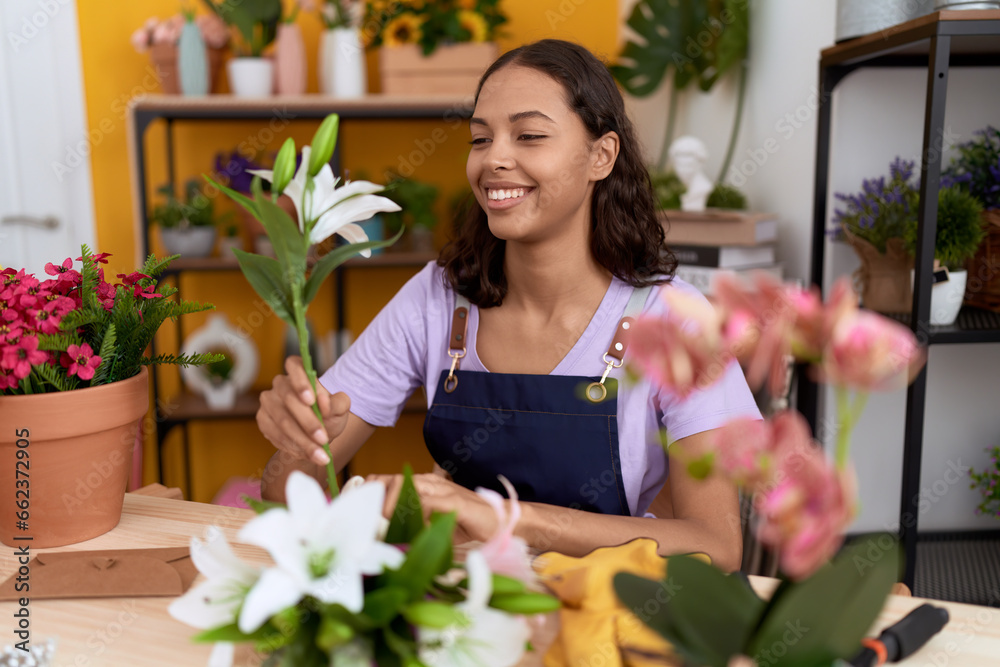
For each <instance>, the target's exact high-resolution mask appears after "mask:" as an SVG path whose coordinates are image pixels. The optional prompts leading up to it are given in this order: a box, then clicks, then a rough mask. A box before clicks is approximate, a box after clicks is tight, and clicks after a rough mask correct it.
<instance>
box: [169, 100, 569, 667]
mask: <svg viewBox="0 0 1000 667" xmlns="http://www.w3.org/2000/svg"><path fill="white" fill-rule="evenodd" d="M338 125H339V118H338V117H337V115H336V114H333V115H330V116H327V118H326V119H324V121H323V122H322V124H321V125H320V127H319V129H318V130H317V131H316V134H315V135H314V136H313V141H312V146H311V147H310V146H304V147H303V148H302V160H301V164H300V165H299V167H298V169H296V166H295V162H296V160H295V155H296V153H295V142H294V141H293V140H292V139H287V140H286V141H285V143H284V144H283V145H282V147H281V150H280V151H279V152H278V155H277V157H276V158H275V162H274V169H273V171H266V170H259V171H255V172H252V173H254V175H255V176H256V177H257V178H254V182H253V186H252V188H251V194H252V195H253V197H252V198H250V197H247V196H245V195H242V194H240V193H238V192H236V191H234V190H231V189H229V188H226V187H225V186H222V185H220V184H218V183H215V182H214V181H212V184H213V185H215V186H216V187H218V188H219V189H220V190H222V191H223V192H225V193H226V194H227V195H229V196H230V197H231V198H233V199H234V200H236V201H237V202H238V203H239V204H240V205H242V206H243V207H244V208H245V209H246V210H247V211H249V212H250V213H251V214H253V215H254V216H255V217H256V218H257V219H258V220H260V222H261V224H262V225H263V226H264V229H265V231H266V232H267V235H268V238H269V239H270V241H271V245H272V246H273V247H274V250H275V257H273V258H271V257H265V256H262V255H255V254H253V253H248V252H243V251H240V250H236V251H235V252H236V256H237V259H238V260H239V263H240V269H241V270H242V271H243V274H244V275H245V276H246V278H247V281H248V282H249V283H250V284H251V286H253V288H254V290H256V292H257V293H258V294H259V295H260V296H261V298H262V299H264V300H265V301H266V302H267V304H268V305H269V306H270V307H271V309H272V310H273V311H274V313H275V314H276V315H278V317H280V318H281V319H282V320H284V321H285V322H288V323H289V324H291V325H292V326H294V327H295V329H296V331H297V333H298V339H299V349H300V351H301V354H302V363H303V366H304V367H305V369H306V373H307V374H308V375H309V380H310V382H311V383H312V387H313V390H314V392H315V389H316V382H317V378H316V372H315V369H314V368H313V365H312V359H311V357H310V354H309V338H308V336H309V334H308V331H307V329H306V317H305V316H306V310H307V309H308V306H309V303H310V302H311V301H312V300H313V299H314V298H315V297H316V294H317V293H318V291H319V287H320V285H321V284H322V282H323V281H324V280H325V279H326V278H327V276H329V275H330V273H331V272H332V271H333V270H334V269H335V268H337V266H339V265H340V264H342V263H343V262H344V261H346V260H347V259H348V258H349V257H351V256H352V255H355V254H358V253H360V254H362V255H364V256H370V255H371V250H372V248H376V247H382V246H386V245H389V244H391V243H393V242H394V241H395V240H396V239H395V238H393V239H389V240H388V241H369V240H368V237H367V236H366V235H365V233H364V231H363V230H362V229H361V227H360V226H359V225H357V224H356V223H358V222H361V221H363V220H366V219H368V218H370V217H371V216H372V215H374V214H375V213H378V212H380V211H398V210H399V206H398V205H396V204H395V203H394V202H392V201H391V200H389V199H386V198H385V197H379V196H377V195H376V194H375V193H377V192H379V191H381V190H382V186H379V185H376V184H374V183H369V182H367V181H354V182H349V183H345V184H344V185H343V186H341V187H337V186H338V184H339V179H336V178H334V176H333V172H332V170H331V169H330V165H329V164H328V163H329V161H330V158H331V156H332V155H333V149H334V146H335V145H336V140H337V130H338ZM261 179H265V180H267V181H270V183H271V190H270V196H268V194H266V193H264V191H263V188H262V186H261ZM209 180H210V181H211V179H209ZM281 194H286V195H288V196H289V197H291V199H292V201H293V203H294V204H295V210H296V212H297V214H298V223H296V221H294V220H292V218H291V217H290V216H289V215H288V214H287V213H285V211H284V210H282V209H281V208H280V207H279V206H278V205H277V204H276V203H275V202H276V201H277V198H278V197H279V196H280V195H281ZM333 234H339V235H341V236H342V237H344V238H345V239H346V240H347V241H348V243H347V244H346V245H343V246H341V247H339V248H336V249H334V250H332V251H331V252H329V253H327V254H326V255H323V256H322V257H321V258H320V259H319V260H318V261H316V262H315V264H314V265H313V266H312V267H311V270H310V267H309V262H308V261H307V258H308V255H309V250H310V248H311V246H312V245H313V244H317V243H321V242H323V241H324V240H326V239H327V238H329V237H330V236H331V235H333ZM397 237H398V234H397ZM313 411H314V412H315V413H316V416H317V418H320V414H319V408H318V406H316V405H313ZM325 449H326V453H327V455H328V456H329V454H330V449H329V445H326V446H325ZM327 477H328V482H329V488H330V493H331V495H332V496H333V499H332V500H330V501H328V500H327V498H326V495H325V494H324V492H323V489H322V488H321V487H320V485H319V484H318V483H317V482H316V481H315V480H314V479H312V478H311V477H309V476H308V475H306V474H304V473H298V472H296V473H293V474H291V475H290V476H289V478H288V482H287V487H286V491H285V497H286V499H287V500H288V505H287V507H286V506H284V505H280V504H277V503H264V502H261V501H252V502H251V505H252V506H253V507H254V509H255V510H257V512H258V516H257V517H256V518H254V519H252V520H251V521H250V522H248V523H247V524H246V525H245V526H244V527H243V528H242V530H241V531H240V533H239V539H240V541H242V542H245V543H247V544H253V545H257V546H260V547H263V548H264V549H265V550H267V552H268V553H269V554H270V556H271V558H272V559H273V561H274V565H273V566H271V567H267V568H262V567H258V566H254V565H251V564H248V563H246V562H244V561H242V560H240V559H239V558H238V557H237V556H236V555H235V554H234V553H233V551H232V549H231V548H230V546H229V544H228V543H227V542H226V539H225V537H223V535H222V532H221V531H220V530H219V529H218V528H215V527H212V528H209V530H208V532H207V533H206V535H205V540H204V541H201V540H198V539H197V538H192V540H191V558H192V560H193V562H194V564H195V566H196V567H197V568H198V570H199V571H200V572H201V573H202V574H203V575H204V576H205V580H204V581H203V582H201V583H200V584H198V585H197V586H195V587H193V588H192V589H191V590H190V591H188V592H187V593H186V594H185V595H183V596H181V597H180V598H178V599H177V600H175V601H174V602H173V603H172V604H171V605H170V613H171V614H172V615H173V616H174V617H175V618H177V619H178V620H180V621H182V622H184V623H187V624H189V625H192V626H194V627H196V628H199V629H201V630H203V632H202V633H200V634H198V635H196V636H195V639H196V640H198V641H205V642H216V646H215V649H214V650H213V652H212V658H211V660H210V664H211V665H212V666H213V667H215V666H216V665H230V664H232V660H233V655H234V650H235V644H237V643H244V642H252V643H253V644H254V647H255V649H256V650H257V651H258V652H259V653H263V654H267V655H269V656H270V657H269V658H268V659H267V661H266V662H265V664H266V665H282V666H286V665H287V666H289V667H291V666H292V665H294V666H295V667H314V666H315V667H321V666H322V667H328V666H329V665H336V666H337V667H340V666H341V665H357V666H359V667H361V666H364V667H369V666H370V665H372V664H373V663H377V664H379V665H385V666H393V667H395V666H399V667H420V666H421V665H427V666H431V665H434V666H439V665H441V666H446V665H455V666H461V665H470V666H472V665H475V666H477V667H484V666H485V667H504V666H506V665H513V664H515V663H516V662H517V661H518V660H519V659H520V658H521V655H522V654H523V652H524V650H525V648H526V645H527V640H528V637H529V635H530V629H529V627H528V624H527V620H526V619H525V615H526V614H536V613H544V612H548V611H553V610H555V609H557V608H558V607H559V601H558V600H557V599H556V598H554V597H552V596H549V595H545V594H542V593H536V592H532V591H531V590H529V587H531V586H532V584H533V577H534V574H533V572H532V569H531V566H530V559H529V557H528V553H527V546H526V545H525V543H524V540H522V539H520V538H517V537H514V535H513V531H514V526H515V525H516V523H517V521H518V519H519V517H520V508H519V506H518V504H517V495H516V493H515V492H514V488H513V487H512V486H510V484H509V483H508V482H506V480H502V481H503V482H504V485H505V487H506V488H507V490H508V494H509V496H510V501H509V505H510V507H509V511H508V508H507V507H506V506H505V503H504V499H503V498H502V497H501V496H500V494H498V493H496V492H494V491H491V490H487V489H479V490H477V493H479V494H480V495H482V496H483V497H484V498H485V499H486V500H487V501H488V502H489V503H490V504H491V505H492V506H493V507H494V509H495V511H496V512H497V518H498V526H499V528H498V532H497V534H496V535H495V536H494V537H493V538H491V539H490V540H489V541H487V542H485V543H484V544H482V546H481V547H480V548H478V549H472V550H470V551H469V552H468V554H467V555H466V558H465V560H464V563H463V564H456V563H455V562H454V553H453V538H454V531H455V524H456V516H455V513H453V512H452V513H448V514H432V515H431V517H430V520H429V521H428V522H426V523H425V521H424V513H423V510H422V508H421V505H420V497H419V495H417V492H416V489H415V488H414V486H413V481H412V475H411V472H410V470H409V469H407V470H406V471H405V473H404V483H403V487H402V490H401V492H400V496H399V500H398V502H397V504H396V507H395V511H394V513H393V516H392V519H391V521H389V522H387V523H388V527H387V528H386V526H385V523H386V521H385V519H384V518H383V517H382V507H383V504H384V501H385V487H384V485H382V484H381V483H371V484H364V483H358V482H363V480H360V478H357V482H355V483H353V484H351V483H349V484H348V485H346V486H345V489H344V492H343V493H340V492H339V490H338V485H337V479H336V471H335V469H334V467H333V463H332V457H331V463H328V464H327ZM352 482H353V480H352ZM383 532H384V534H383Z"/></svg>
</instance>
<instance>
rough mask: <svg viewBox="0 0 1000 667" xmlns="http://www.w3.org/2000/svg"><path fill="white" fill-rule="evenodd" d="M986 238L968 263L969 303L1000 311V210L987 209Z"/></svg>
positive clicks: (985, 215)
mask: <svg viewBox="0 0 1000 667" xmlns="http://www.w3.org/2000/svg"><path fill="white" fill-rule="evenodd" d="M983 226H984V227H985V228H986V238H985V239H984V240H983V242H982V244H981V245H980V246H979V250H977V251H976V254H975V256H974V257H973V258H972V259H970V260H969V261H968V262H966V264H965V268H966V269H968V271H969V280H968V282H967V283H966V285H965V304H966V305H969V306H975V307H976V308H985V309H987V310H993V311H997V312H1000V209H996V208H992V209H989V210H986V211H983Z"/></svg>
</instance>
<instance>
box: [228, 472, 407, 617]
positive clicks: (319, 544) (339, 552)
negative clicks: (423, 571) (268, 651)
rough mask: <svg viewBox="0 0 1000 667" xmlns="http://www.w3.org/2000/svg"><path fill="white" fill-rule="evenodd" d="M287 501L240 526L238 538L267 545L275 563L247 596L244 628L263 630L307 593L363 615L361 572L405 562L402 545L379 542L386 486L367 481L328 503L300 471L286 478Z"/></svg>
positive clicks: (395, 565) (378, 571)
mask: <svg viewBox="0 0 1000 667" xmlns="http://www.w3.org/2000/svg"><path fill="white" fill-rule="evenodd" d="M285 498H286V499H287V501H288V509H284V508H275V509H271V510H268V511H267V512H265V513H264V514H261V515H260V516H258V517H255V518H254V519H251V520H250V522H249V523H247V524H246V525H245V526H244V527H243V528H242V530H240V540H242V541H244V542H246V543H248V544H255V545H257V546H260V547H263V548H264V549H266V550H267V551H268V553H270V554H271V557H272V558H273V559H274V562H275V564H276V566H275V567H273V568H269V569H268V570H266V571H265V572H264V574H263V576H261V578H260V581H258V582H257V585H256V586H254V589H253V590H252V591H250V594H249V595H247V598H246V602H245V603H244V605H243V611H242V613H241V614H240V621H239V623H240V629H241V630H243V629H244V627H246V628H255V627H259V626H260V624H261V623H263V622H264V621H266V620H267V619H268V618H270V617H271V616H273V615H274V614H276V613H278V612H279V611H281V610H282V609H285V608H287V607H290V606H292V605H294V604H296V603H297V602H298V601H299V600H301V599H302V598H303V597H305V596H312V597H314V598H316V599H317V600H320V601H322V602H325V603H327V604H341V605H343V606H344V607H345V608H346V609H347V610H349V611H352V612H359V611H361V609H362V607H363V606H364V590H363V589H362V575H366V574H380V573H381V572H382V571H383V570H384V569H385V568H387V567H389V568H394V567H398V566H399V565H400V564H401V563H402V562H403V558H404V556H403V553H402V552H401V551H400V550H399V549H396V548H395V547H392V546H390V545H388V544H385V543H384V542H380V541H378V539H377V533H378V529H379V525H380V520H381V519H382V505H383V503H384V501H385V486H384V485H383V484H365V485H363V486H362V487H360V488H357V489H354V490H352V491H350V492H348V493H343V494H341V495H340V496H338V497H337V498H336V499H334V500H333V501H332V502H329V501H327V498H326V495H325V494H324V493H323V489H322V488H320V485H319V483H318V482H317V481H316V480H314V479H313V478H312V477H310V476H309V475H306V474H305V473H302V472H297V471H296V472H293V473H292V474H291V475H289V476H288V483H287V486H286V488H285ZM244 631H247V630H244Z"/></svg>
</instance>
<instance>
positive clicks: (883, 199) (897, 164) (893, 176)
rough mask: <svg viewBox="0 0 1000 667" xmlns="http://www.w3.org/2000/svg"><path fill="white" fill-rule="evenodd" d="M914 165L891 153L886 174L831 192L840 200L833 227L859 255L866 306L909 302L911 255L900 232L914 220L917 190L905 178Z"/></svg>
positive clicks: (902, 308)
mask: <svg viewBox="0 0 1000 667" xmlns="http://www.w3.org/2000/svg"><path fill="white" fill-rule="evenodd" d="M914 166H915V165H914V163H913V162H909V161H906V160H902V159H900V158H898V157H897V158H896V160H895V161H893V163H892V164H890V165H889V178H888V179H886V178H885V177H884V176H880V177H878V178H866V179H864V181H862V183H861V192H858V193H857V194H844V193H837V194H835V195H834V197H835V198H836V199H837V200H839V201H841V202H844V203H845V204H846V206H845V208H843V209H837V210H835V211H834V218H833V219H834V222H835V223H836V224H837V229H835V230H834V232H835V234H838V235H840V236H842V238H844V239H845V240H846V241H847V242H848V243H849V244H850V245H851V247H852V248H854V251H855V252H856V253H857V254H858V257H859V258H860V259H861V268H860V269H858V271H857V272H856V274H855V277H856V278H858V282H859V283H860V284H861V288H862V289H861V300H862V302H863V303H864V305H865V307H866V308H869V309H871V310H876V311H879V312H883V313H906V312H909V311H910V309H911V307H912V306H913V288H912V286H911V282H910V271H911V270H912V269H913V255H912V254H910V253H909V252H907V250H906V247H905V245H904V243H903V234H904V233H905V231H906V229H907V227H908V226H909V225H911V224H915V223H916V220H917V204H918V202H919V200H920V193H919V192H917V189H916V188H915V187H914V186H913V184H912V183H911V179H912V178H913V170H914Z"/></svg>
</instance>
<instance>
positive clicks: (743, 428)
mask: <svg viewBox="0 0 1000 667" xmlns="http://www.w3.org/2000/svg"><path fill="white" fill-rule="evenodd" d="M782 417H783V415H782V416H779V417H776V418H775V421H777V420H778V419H781V418H782ZM807 435H808V433H807ZM775 441H776V439H775V428H774V423H773V422H771V421H765V420H762V419H754V418H752V417H740V418H737V419H733V420H730V421H728V422H726V424H724V425H723V426H722V427H721V428H718V429H715V430H714V431H712V432H711V440H710V445H709V447H710V450H711V451H712V452H713V454H714V456H713V472H714V473H715V474H721V475H723V476H724V477H726V478H727V479H730V480H732V481H733V482H734V483H736V484H738V485H740V486H743V487H747V488H755V487H756V486H758V485H759V484H762V483H764V482H765V481H766V480H768V479H770V476H771V474H772V473H773V466H774V456H773V452H774V448H775Z"/></svg>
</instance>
